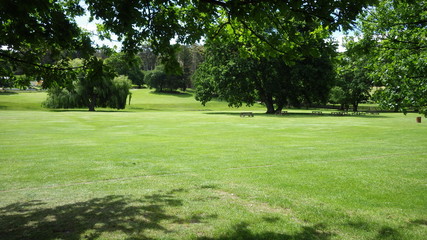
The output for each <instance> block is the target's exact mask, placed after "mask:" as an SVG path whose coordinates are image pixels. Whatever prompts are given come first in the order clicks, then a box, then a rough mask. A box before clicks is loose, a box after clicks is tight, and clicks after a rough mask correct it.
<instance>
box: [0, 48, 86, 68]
mask: <svg viewBox="0 0 427 240" xmlns="http://www.w3.org/2000/svg"><path fill="white" fill-rule="evenodd" d="M0 57H4V58H7V59H10V60H12V61H14V62H19V63H24V64H27V65H31V66H34V67H38V68H42V69H47V70H60V71H67V70H75V69H80V68H81V69H85V68H86V67H85V66H79V67H52V66H46V65H42V64H37V63H33V62H29V61H26V60H23V59H19V58H16V57H12V56H10V55H8V54H4V53H1V52H0Z"/></svg>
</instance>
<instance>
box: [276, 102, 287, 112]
mask: <svg viewBox="0 0 427 240" xmlns="http://www.w3.org/2000/svg"><path fill="white" fill-rule="evenodd" d="M283 106H285V104H283V103H279V104H277V108H276V110H275V113H277V114H280V113H282V110H283Z"/></svg>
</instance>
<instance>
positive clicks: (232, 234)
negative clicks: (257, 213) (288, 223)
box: [198, 222, 334, 240]
mask: <svg viewBox="0 0 427 240" xmlns="http://www.w3.org/2000/svg"><path fill="white" fill-rule="evenodd" d="M333 236H334V234H333V233H330V232H327V231H325V226H323V225H322V224H317V225H315V226H312V227H307V226H306V227H302V229H301V230H300V231H299V232H297V233H295V234H284V233H275V232H261V233H253V232H251V230H250V229H249V224H247V223H245V222H241V223H239V224H236V225H235V226H233V227H232V229H230V230H229V231H228V232H227V233H225V234H223V235H221V236H219V237H214V238H209V237H201V238H198V240H235V239H242V240H264V239H265V240H279V239H280V240H287V239H294V240H296V239H300V240H302V239H305V240H312V239H313V240H314V239H316V240H327V239H330V238H331V237H333Z"/></svg>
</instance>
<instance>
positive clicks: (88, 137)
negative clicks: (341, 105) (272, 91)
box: [0, 90, 427, 239]
mask: <svg viewBox="0 0 427 240" xmlns="http://www.w3.org/2000/svg"><path fill="white" fill-rule="evenodd" d="M43 94H44V93H32V94H28V93H21V94H17V95H0V129H1V130H0V153H1V154H0V163H1V164H0V216H1V217H0V236H6V237H5V239H22V238H26V239H55V238H62V239H79V238H82V239H84V238H88V239H89V238H92V239H93V238H99V239H145V238H156V239H158V238H172V239H236V238H239V237H240V238H241V239H424V238H425V236H426V235H427V229H426V224H427V207H426V203H427V201H426V190H427V188H426V185H427V181H426V179H427V171H426V170H427V167H426V166H427V160H426V159H427V152H426V150H425V149H427V142H426V141H425V136H426V133H427V127H426V124H425V123H424V122H423V123H422V124H416V123H415V116H417V115H415V114H409V115H407V116H404V115H402V114H381V115H380V116H365V117H363V116H357V117H350V116H346V117H332V116H312V115H309V114H305V113H306V112H305V111H295V110H294V111H293V110H291V111H290V112H291V113H292V112H293V114H290V115H287V116H283V117H278V116H266V115H264V114H262V112H263V111H264V109H263V108H261V107H254V108H251V109H252V110H253V111H255V112H257V113H258V114H257V115H256V116H255V117H254V118H240V117H239V115H238V112H236V111H240V110H236V109H228V108H227V106H226V104H225V103H220V102H213V103H209V104H208V105H207V107H202V106H200V104H199V103H197V102H195V101H194V99H193V98H191V97H190V96H186V95H180V96H177V95H172V96H171V95H158V94H152V93H149V91H148V90H138V91H136V92H134V95H133V98H132V104H131V107H130V108H129V109H127V111H115V112H95V113H89V112H86V111H59V112H56V111H46V110H43V109H41V108H40V107H39V106H40V100H41V99H43ZM207 109H209V110H212V111H206V110H207ZM12 110H14V111H12ZM202 110H205V111H202ZM230 110H231V111H230ZM246 110H248V109H246ZM423 120H424V119H423Z"/></svg>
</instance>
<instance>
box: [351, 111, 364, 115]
mask: <svg viewBox="0 0 427 240" xmlns="http://www.w3.org/2000/svg"><path fill="white" fill-rule="evenodd" d="M351 115H366V112H352V113H351Z"/></svg>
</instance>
